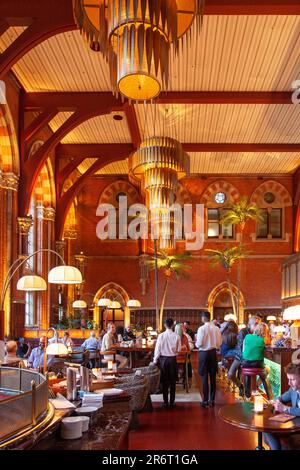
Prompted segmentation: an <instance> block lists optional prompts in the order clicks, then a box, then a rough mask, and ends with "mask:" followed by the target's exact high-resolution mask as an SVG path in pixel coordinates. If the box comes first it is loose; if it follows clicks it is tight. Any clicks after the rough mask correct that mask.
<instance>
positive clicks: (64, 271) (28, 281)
mask: <svg viewBox="0 0 300 470" xmlns="http://www.w3.org/2000/svg"><path fill="white" fill-rule="evenodd" d="M39 253H53V254H55V255H56V256H58V258H59V259H60V261H61V262H62V265H60V266H56V267H54V268H52V269H51V270H50V271H49V273H48V282H49V284H81V283H82V275H81V272H80V271H79V269H77V268H75V267H74V266H67V265H66V263H65V261H64V259H63V257H62V256H61V255H60V254H59V253H57V252H56V251H54V250H51V249H50V248H42V249H40V250H37V251H35V252H34V253H32V254H31V255H28V256H26V258H18V259H16V261H14V263H13V264H12V265H11V266H10V268H9V270H8V272H7V274H6V277H5V279H4V282H3V286H2V290H1V295H0V339H2V338H3V336H4V313H5V312H4V302H5V298H6V294H7V291H8V288H9V286H10V283H11V281H12V279H13V277H14V276H15V274H16V273H17V272H18V270H19V269H20V268H21V267H22V266H23V265H24V264H25V263H27V261H29V260H30V259H31V258H33V257H34V256H36V255H37V254H39ZM46 289H47V284H46V281H45V280H44V279H43V278H42V277H41V276H37V275H36V274H31V275H26V276H22V277H21V278H20V279H19V280H18V283H17V290H22V291H25V292H39V291H45V290H46Z"/></svg>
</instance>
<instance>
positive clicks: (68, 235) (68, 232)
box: [64, 229, 77, 240]
mask: <svg viewBox="0 0 300 470" xmlns="http://www.w3.org/2000/svg"><path fill="white" fill-rule="evenodd" d="M64 238H65V239H66V240H76V238H77V230H73V229H65V231H64Z"/></svg>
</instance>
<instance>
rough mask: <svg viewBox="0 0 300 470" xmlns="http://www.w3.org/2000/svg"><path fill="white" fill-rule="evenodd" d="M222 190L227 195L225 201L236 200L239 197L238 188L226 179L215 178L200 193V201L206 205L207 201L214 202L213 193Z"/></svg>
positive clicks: (231, 201)
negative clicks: (215, 179)
mask: <svg viewBox="0 0 300 470" xmlns="http://www.w3.org/2000/svg"><path fill="white" fill-rule="evenodd" d="M219 192H223V193H225V194H226V196H227V200H226V202H227V203H228V202H230V203H233V202H236V201H237V200H238V199H239V198H240V193H239V191H238V189H237V188H236V187H235V186H233V184H231V183H229V182H228V181H226V180H217V181H215V182H214V183H211V184H210V185H209V186H208V187H207V188H206V189H205V190H204V191H203V193H202V195H201V197H200V203H201V204H204V205H207V204H209V203H212V204H216V203H215V200H214V195H215V194H216V193H219Z"/></svg>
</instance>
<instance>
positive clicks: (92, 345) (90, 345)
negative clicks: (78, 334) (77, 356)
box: [81, 331, 99, 367]
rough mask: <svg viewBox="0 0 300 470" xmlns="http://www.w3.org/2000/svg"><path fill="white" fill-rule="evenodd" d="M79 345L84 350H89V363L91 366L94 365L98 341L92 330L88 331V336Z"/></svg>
mask: <svg viewBox="0 0 300 470" xmlns="http://www.w3.org/2000/svg"><path fill="white" fill-rule="evenodd" d="M81 347H82V348H83V349H84V350H85V351H89V353H90V362H91V365H92V367H95V364H96V358H97V355H98V351H99V342H98V340H97V339H96V334H95V332H94V331H92V332H91V333H90V337H89V338H88V339H86V340H85V341H84V342H83V343H82V345H81Z"/></svg>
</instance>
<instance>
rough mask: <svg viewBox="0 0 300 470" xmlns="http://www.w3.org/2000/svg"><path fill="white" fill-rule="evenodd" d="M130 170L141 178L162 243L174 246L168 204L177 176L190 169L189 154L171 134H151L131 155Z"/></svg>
mask: <svg viewBox="0 0 300 470" xmlns="http://www.w3.org/2000/svg"><path fill="white" fill-rule="evenodd" d="M129 168H130V172H131V173H132V174H133V175H134V176H135V177H137V178H140V179H141V181H142V187H143V188H144V189H145V193H146V203H147V207H148V208H149V209H150V210H151V217H152V222H153V223H154V225H155V226H156V228H157V230H158V232H159V234H160V247H161V248H172V247H173V244H174V242H173V241H171V240H174V219H173V220H172V219H171V221H170V220H169V217H170V214H169V208H170V206H171V205H172V204H173V203H174V202H175V195H176V192H177V187H178V180H179V179H180V178H183V177H184V176H185V175H186V174H187V173H189V157H188V155H187V154H186V153H185V152H184V151H183V149H182V145H181V143H180V142H178V141H177V140H174V139H171V138H170V137H151V138H148V139H146V140H145V141H144V142H143V143H142V144H141V146H140V148H139V149H138V150H137V151H136V152H135V153H134V154H133V155H132V156H131V157H130V158H129Z"/></svg>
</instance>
